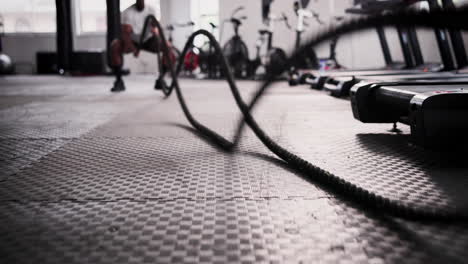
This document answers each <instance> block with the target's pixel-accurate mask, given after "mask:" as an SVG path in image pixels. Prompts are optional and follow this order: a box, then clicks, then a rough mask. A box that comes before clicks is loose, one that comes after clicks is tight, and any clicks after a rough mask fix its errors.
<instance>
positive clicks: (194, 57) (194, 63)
mask: <svg viewBox="0 0 468 264" xmlns="http://www.w3.org/2000/svg"><path fill="white" fill-rule="evenodd" d="M199 65H200V55H198V54H196V53H195V52H194V51H193V50H191V51H189V52H187V54H186V55H185V58H184V69H185V70H186V71H190V72H192V71H194V70H195V69H196V68H198V66H199Z"/></svg>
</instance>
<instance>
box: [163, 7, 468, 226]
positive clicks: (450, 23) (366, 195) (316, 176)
mask: <svg viewBox="0 0 468 264" xmlns="http://www.w3.org/2000/svg"><path fill="white" fill-rule="evenodd" d="M467 15H468V9H463V10H457V11H437V12H433V13H431V14H429V13H426V12H405V13H402V14H397V15H396V14H383V15H379V16H372V17H368V18H358V19H355V20H353V21H351V22H349V23H344V24H343V25H340V26H338V27H337V28H335V29H333V30H330V31H328V32H324V33H322V34H320V35H318V36H317V37H316V38H314V39H313V40H311V41H310V42H309V43H307V44H306V45H305V46H302V47H301V49H300V50H298V51H296V52H295V53H294V54H293V56H292V57H291V58H290V59H288V63H287V64H286V65H283V66H282V71H285V70H287V69H288V66H289V65H291V64H292V63H293V61H295V60H297V58H298V57H299V56H301V54H302V52H303V50H304V49H307V48H312V47H313V46H314V45H317V44H319V43H322V42H324V41H326V40H329V39H330V38H333V37H335V36H338V35H340V34H345V33H351V32H356V31H360V30H363V29H368V28H372V27H375V26H389V25H403V26H408V25H417V26H424V27H438V28H440V27H442V26H444V27H449V28H463V29H468V26H467V25H466V23H464V21H465V18H466V16H467ZM155 24H156V26H157V28H158V29H160V31H161V32H162V30H161V26H160V25H159V23H158V22H157V21H156V22H155ZM198 35H205V36H207V37H208V38H209V39H210V41H212V44H213V47H214V49H215V51H216V53H218V54H221V52H222V49H221V47H220V46H219V43H218V42H216V40H215V38H214V37H213V36H212V35H211V34H210V33H209V32H207V31H206V30H199V31H197V32H195V33H193V34H192V35H191V36H190V37H189V39H188V41H187V44H186V45H185V48H184V51H183V52H182V56H181V57H180V58H179V62H178V64H177V69H174V67H173V64H171V65H170V67H169V69H170V74H171V76H172V84H171V85H170V86H168V87H167V88H168V89H166V90H164V89H163V92H164V94H165V95H166V96H169V95H171V93H172V91H173V90H175V91H176V93H177V97H178V99H179V103H180V105H181V107H182V110H183V111H184V114H185V116H186V118H187V120H188V121H189V122H190V124H191V125H192V126H194V127H195V128H196V129H197V130H198V131H199V132H200V134H202V135H203V136H205V137H206V138H207V139H209V140H211V141H212V142H213V144H216V145H217V146H219V147H220V148H221V149H223V150H225V151H234V150H235V147H236V146H237V145H238V142H239V140H240V134H241V132H242V130H243V128H244V127H245V124H247V125H248V126H249V127H250V128H251V129H252V130H253V132H254V133H255V135H256V136H257V137H258V138H259V139H260V140H261V142H262V143H263V144H264V145H265V146H266V147H267V148H268V149H269V150H271V151H272V152H273V153H275V154H276V155H277V156H278V157H280V158H281V159H283V160H284V161H285V162H286V163H287V164H288V165H289V166H290V167H291V168H292V169H294V170H297V171H300V172H302V173H304V174H307V176H309V177H310V178H311V180H314V181H316V182H318V183H320V184H323V185H325V186H327V187H329V190H332V191H334V192H335V193H336V194H337V195H338V194H339V196H340V197H346V198H347V199H348V200H352V201H354V202H356V204H359V206H365V207H367V208H368V209H373V210H376V211H379V212H381V213H385V214H390V215H393V216H396V217H401V218H406V219H411V220H426V221H427V220H438V221H461V222H465V221H466V220H467V219H468V214H467V212H465V211H460V210H456V209H455V210H453V209H451V208H450V209H447V210H443V211H437V210H434V209H431V208H427V207H424V206H421V207H419V206H418V207H415V206H413V205H408V204H405V203H400V202H397V201H395V200H393V199H392V198H389V197H384V196H381V195H379V194H376V193H371V192H369V191H367V190H366V189H364V188H363V187H361V186H358V185H355V184H353V183H351V182H348V181H346V180H345V179H343V178H340V177H339V176H336V175H334V174H332V173H330V172H327V171H324V170H323V169H321V168H319V167H317V166H315V165H313V164H312V163H310V162H308V161H306V160H304V159H302V158H300V157H298V156H296V155H294V154H293V153H291V152H290V151H288V150H287V149H285V148H283V147H281V146H280V145H279V144H278V143H277V141H275V140H274V139H272V138H270V137H269V136H268V135H267V134H266V133H265V131H264V130H263V129H262V128H261V127H260V126H259V125H258V123H257V122H256V120H255V118H254V117H253V116H252V115H251V111H253V109H254V108H255V106H256V105H257V104H258V103H259V102H260V101H261V100H260V99H261V98H262V95H263V94H264V93H265V91H266V90H267V89H268V88H269V87H271V86H270V84H272V83H273V81H274V80H275V76H268V79H267V80H266V81H265V82H264V83H263V84H262V86H261V87H260V88H259V89H258V90H257V91H256V93H255V94H254V95H253V97H252V98H253V99H252V100H251V101H250V102H249V103H246V102H245V101H244V100H243V99H242V96H241V95H240V92H239V89H238V88H237V86H236V85H235V82H234V78H233V74H232V72H231V70H230V69H229V65H228V62H227V58H226V57H224V56H220V58H221V67H222V70H223V71H224V72H225V74H226V79H227V81H228V83H229V86H230V89H231V92H232V94H233V96H234V99H235V101H236V103H237V106H238V107H239V109H240V110H241V112H242V115H243V119H242V121H241V122H240V123H239V124H238V127H237V133H235V134H234V139H233V140H232V141H229V140H228V139H226V138H224V137H223V136H221V135H219V134H218V133H216V132H215V131H213V130H211V129H210V128H208V127H206V126H204V125H203V124H201V123H199V122H198V121H197V119H196V118H195V117H194V116H193V115H192V113H191V112H190V109H189V108H188V106H187V104H186V101H185V99H184V96H183V93H182V90H181V87H180V86H179V82H178V79H177V75H178V74H179V73H180V71H181V69H182V58H183V56H184V55H185V54H186V53H187V51H188V49H189V48H190V45H192V42H193V40H194V38H195V37H196V36H198ZM161 38H162V42H163V47H162V48H163V52H164V53H165V54H166V56H168V55H169V52H170V50H169V48H168V46H167V45H166V42H165V37H164V34H161ZM280 67H281V66H280Z"/></svg>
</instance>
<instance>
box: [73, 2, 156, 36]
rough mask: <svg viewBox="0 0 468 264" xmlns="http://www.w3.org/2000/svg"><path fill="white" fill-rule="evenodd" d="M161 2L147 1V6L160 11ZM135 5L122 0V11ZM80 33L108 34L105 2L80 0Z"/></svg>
mask: <svg viewBox="0 0 468 264" xmlns="http://www.w3.org/2000/svg"><path fill="white" fill-rule="evenodd" d="M159 1H160V0H146V1H145V4H146V5H148V6H151V7H153V8H154V9H159V8H160V6H159ZM133 4H135V0H120V11H123V10H125V9H126V8H127V7H129V6H131V5H133ZM78 7H79V14H78V15H79V22H78V23H77V25H78V26H77V27H78V30H77V31H78V33H79V34H81V33H93V32H101V33H102V32H106V30H107V12H106V1H104V0H79V6H78Z"/></svg>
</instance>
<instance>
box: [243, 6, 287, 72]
mask: <svg viewBox="0 0 468 264" xmlns="http://www.w3.org/2000/svg"><path fill="white" fill-rule="evenodd" d="M278 22H284V24H285V25H286V27H287V28H288V29H291V26H290V25H289V23H288V17H287V16H286V15H285V14H284V13H283V14H282V15H281V16H280V17H276V16H275V15H272V14H269V15H268V18H267V19H266V20H265V24H266V25H267V26H268V28H267V29H261V30H259V31H258V34H259V38H258V40H257V44H256V49H257V55H256V58H255V59H254V60H253V61H250V67H249V73H250V74H249V75H250V76H257V78H259V79H261V78H262V77H259V76H260V74H259V73H258V72H257V70H258V69H259V67H260V66H263V67H264V68H265V74H266V75H275V74H276V71H277V70H276V69H277V68H278V66H279V65H284V64H285V63H286V60H287V55H286V52H285V51H284V50H283V49H281V48H278V47H274V46H273V35H274V31H275V23H278ZM265 43H266V46H265ZM263 46H265V48H266V53H265V54H264V55H261V52H260V50H261V49H262V47H263Z"/></svg>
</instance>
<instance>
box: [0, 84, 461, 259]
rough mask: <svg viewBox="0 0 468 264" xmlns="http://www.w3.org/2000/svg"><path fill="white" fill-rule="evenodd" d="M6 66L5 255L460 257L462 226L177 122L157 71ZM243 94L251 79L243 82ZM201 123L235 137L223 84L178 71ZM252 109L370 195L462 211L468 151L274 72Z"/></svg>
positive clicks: (0, 237)
mask: <svg viewBox="0 0 468 264" xmlns="http://www.w3.org/2000/svg"><path fill="white" fill-rule="evenodd" d="M125 80H126V84H127V91H126V92H124V93H119V94H112V93H110V92H109V89H110V86H111V84H112V81H113V80H112V78H110V77H88V78H76V77H36V76H34V77H32V76H31V77H4V78H0V95H1V96H0V150H1V151H0V256H1V257H0V262H1V263H169V262H171V263H182V262H183V263H226V262H233V263H262V262H267V263H463V262H466V261H467V259H468V251H467V248H468V223H463V222H461V223H460V222H457V223H446V222H433V221H420V222H416V221H408V220H404V219H398V218H394V217H391V216H388V215H386V214H385V212H376V211H371V210H368V209H366V208H365V207H364V206H362V205H359V204H356V203H354V202H349V201H348V200H347V199H346V198H344V197H342V196H340V195H339V194H337V193H335V192H334V191H333V189H330V188H325V187H323V186H321V185H318V184H316V183H315V182H314V179H313V177H311V176H307V175H302V174H301V173H299V172H297V171H294V170H292V169H290V168H289V167H288V166H286V165H285V163H284V162H282V161H281V160H279V159H278V158H276V157H275V156H274V155H273V154H272V153H271V152H269V151H268V150H267V149H266V148H265V147H264V146H263V145H262V144H261V142H260V141H259V140H258V139H257V138H256V137H255V135H254V134H253V133H252V132H251V130H250V129H249V128H247V129H246V130H245V133H244V134H243V136H242V140H241V146H240V148H239V150H238V151H237V152H236V153H234V154H229V153H225V152H223V151H221V150H219V149H218V148H216V147H215V146H214V145H213V144H211V143H210V142H209V141H207V140H206V139H205V138H204V137H203V136H202V135H200V134H199V133H198V132H197V131H196V130H194V129H193V128H192V127H191V126H190V125H189V123H188V122H187V121H186V119H185V117H184V115H183V113H182V110H181V109H180V107H179V104H178V101H177V99H176V97H175V96H174V95H175V94H174V95H173V96H172V97H170V98H168V99H165V98H164V96H163V95H162V93H161V92H160V91H155V90H154V89H153V88H152V87H153V84H154V77H151V76H130V77H126V78H125ZM238 84H239V86H240V88H241V91H242V93H243V96H244V98H249V96H251V95H252V92H253V91H254V90H255V88H256V87H257V85H258V83H256V82H253V81H239V82H238ZM181 85H182V89H183V91H184V93H185V96H186V99H187V101H188V103H189V107H190V108H191V110H192V111H193V113H194V114H195V115H196V117H197V118H198V119H199V120H200V121H201V122H202V123H204V124H205V125H206V126H208V127H210V128H213V129H215V130H216V131H218V132H220V133H221V134H223V135H226V136H232V135H233V133H234V132H233V130H234V128H235V126H236V123H237V121H238V119H239V117H240V112H239V110H238V108H237V107H236V106H235V103H234V100H233V98H232V95H231V93H230V90H229V88H228V86H227V84H226V83H225V82H224V81H221V80H220V81H206V80H191V79H183V80H181ZM254 116H255V117H256V118H257V120H258V121H259V123H260V124H261V125H262V127H263V128H264V129H265V130H266V131H268V133H269V134H270V136H271V137H273V138H274V139H275V140H276V141H277V142H279V143H280V144H281V145H283V146H285V147H287V148H288V149H289V150H291V151H293V152H294V153H297V154H298V155H300V156H302V157H304V158H306V159H307V160H308V161H310V162H312V163H314V164H317V165H319V166H320V167H322V168H323V169H326V170H328V171H330V172H333V173H335V174H337V175H339V176H340V177H342V178H343V179H346V180H348V181H350V182H353V183H355V184H357V185H359V186H361V187H363V188H366V189H367V190H369V191H370V192H374V193H377V194H380V195H383V196H385V197H389V198H391V199H393V200H395V201H399V202H401V203H404V204H407V205H409V206H412V207H417V208H436V209H437V210H440V211H444V210H452V209H455V208H456V209H458V210H467V207H468V196H467V195H466V189H467V187H468V178H467V177H466V176H467V175H468V165H467V162H466V155H464V156H459V155H454V154H451V153H441V152H433V151H429V150H423V149H420V148H418V147H416V146H413V145H411V144H408V141H409V129H408V128H407V127H405V126H402V125H401V126H400V127H399V128H400V129H401V130H402V133H400V134H395V133H393V132H390V131H389V130H390V129H391V127H392V125H391V124H362V123H360V122H358V121H356V120H354V118H353V117H352V112H351V108H350V104H349V101H347V100H343V99H336V98H333V97H330V96H328V95H327V94H326V93H325V92H321V91H313V90H310V89H308V88H307V87H305V86H303V87H294V88H291V87H288V86H287V84H286V82H278V83H276V84H275V85H274V88H273V89H271V90H270V91H269V92H268V94H267V95H266V98H265V100H263V101H262V102H261V104H260V105H259V106H258V107H257V108H256V109H255V113H254Z"/></svg>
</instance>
